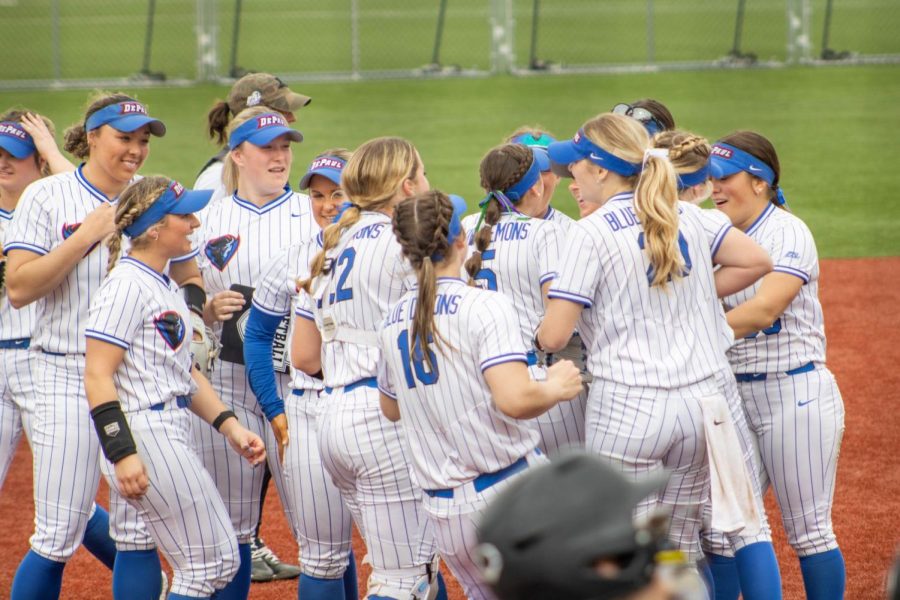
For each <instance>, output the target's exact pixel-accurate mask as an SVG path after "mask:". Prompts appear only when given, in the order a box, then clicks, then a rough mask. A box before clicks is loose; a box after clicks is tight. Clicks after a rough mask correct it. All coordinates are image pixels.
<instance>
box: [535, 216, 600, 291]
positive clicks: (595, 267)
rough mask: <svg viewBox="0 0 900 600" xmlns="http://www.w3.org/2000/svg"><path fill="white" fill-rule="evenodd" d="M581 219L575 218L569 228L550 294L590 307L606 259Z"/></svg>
mask: <svg viewBox="0 0 900 600" xmlns="http://www.w3.org/2000/svg"><path fill="white" fill-rule="evenodd" d="M580 223H581V222H580V221H578V222H576V223H575V224H574V225H573V226H572V227H571V228H570V229H569V232H568V234H567V236H566V245H565V248H564V249H563V251H562V253H561V255H560V260H559V274H558V276H557V278H556V280H555V281H554V282H553V283H552V284H551V285H550V291H549V292H548V294H547V295H548V297H550V298H559V299H562V300H568V301H570V302H575V303H577V304H581V305H582V306H585V307H590V306H592V305H593V303H594V291H595V290H596V289H597V286H598V285H599V283H600V274H601V271H600V268H601V261H602V260H603V259H602V257H601V256H600V251H599V248H598V247H597V246H596V244H595V243H594V239H593V237H592V236H591V232H590V231H588V230H587V229H586V228H585V227H584V226H583V225H582V224H580Z"/></svg>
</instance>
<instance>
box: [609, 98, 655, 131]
mask: <svg viewBox="0 0 900 600" xmlns="http://www.w3.org/2000/svg"><path fill="white" fill-rule="evenodd" d="M612 112H613V113H615V114H617V115H624V116H626V117H631V118H632V119H634V120H635V121H638V122H639V123H640V124H641V125H643V126H644V129H646V130H647V133H649V134H650V135H654V134H656V133H659V132H660V131H664V130H665V127H663V124H662V123H660V122H659V120H658V119H657V118H656V117H654V116H653V113H652V112H650V111H649V110H647V109H646V108H642V107H640V106H632V105H630V104H625V103H623V102H621V103H619V104H616V105H615V106H613V109H612Z"/></svg>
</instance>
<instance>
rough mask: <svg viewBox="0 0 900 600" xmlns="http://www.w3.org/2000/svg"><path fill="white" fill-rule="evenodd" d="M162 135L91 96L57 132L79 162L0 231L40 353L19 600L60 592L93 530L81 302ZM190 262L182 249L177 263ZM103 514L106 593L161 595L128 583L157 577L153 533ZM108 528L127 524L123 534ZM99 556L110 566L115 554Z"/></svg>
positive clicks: (125, 103)
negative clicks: (79, 117)
mask: <svg viewBox="0 0 900 600" xmlns="http://www.w3.org/2000/svg"><path fill="white" fill-rule="evenodd" d="M164 133H165V126H164V125H163V123H162V122H160V121H159V120H157V119H154V118H152V117H150V116H149V115H148V114H147V110H146V108H145V107H144V106H143V105H142V104H140V103H139V102H137V101H135V100H134V99H132V98H130V97H128V96H124V95H120V94H112V95H103V96H100V97H99V98H98V99H97V100H96V101H94V102H93V103H92V104H91V105H90V107H89V108H88V110H87V114H86V115H85V119H84V121H83V123H82V124H79V125H76V126H74V127H72V128H70V129H69V130H68V131H67V132H66V146H65V149H66V150H68V151H69V152H70V153H71V154H73V155H75V156H77V157H79V158H83V159H87V160H86V162H85V163H84V164H83V165H82V166H80V167H79V168H78V169H77V170H75V171H73V172H70V173H62V174H59V175H54V176H51V177H47V178H44V179H42V180H40V181H38V182H36V183H34V184H33V185H31V186H30V187H29V188H28V189H27V190H26V191H25V193H23V195H22V199H21V201H20V205H19V207H18V208H17V210H16V213H15V215H14V216H13V220H12V223H11V225H10V227H9V230H8V231H7V233H6V242H5V247H4V250H5V252H6V253H7V272H6V279H7V281H6V283H7V294H8V297H9V300H10V303H11V304H12V305H13V306H14V307H16V308H21V307H23V306H26V305H28V304H31V303H33V302H35V301H36V300H40V302H38V303H37V305H36V322H35V326H34V333H33V335H32V339H31V347H32V348H34V349H35V350H36V351H37V352H36V353H35V354H34V356H33V360H34V367H33V371H34V373H36V374H37V376H36V378H35V379H36V381H35V387H36V393H37V395H36V400H35V406H34V418H33V427H32V428H33V434H32V449H33V453H34V461H35V462H34V465H35V468H34V472H35V478H34V479H35V481H34V495H35V532H34V535H33V536H32V538H31V551H29V553H28V554H27V555H26V556H25V558H24V559H23V561H22V563H21V564H20V565H19V569H18V570H17V571H16V577H15V579H14V581H13V589H12V597H13V598H15V599H16V600H19V599H21V598H42V599H44V598H56V597H58V595H59V589H60V584H61V581H62V570H63V567H64V566H65V563H66V561H67V560H68V559H69V558H70V557H71V556H72V554H73V553H74V552H75V550H76V549H77V547H78V544H79V543H80V541H81V539H82V538H83V537H84V535H85V530H86V528H88V527H89V526H90V522H89V519H90V518H91V507H92V506H93V499H94V496H95V495H96V493H97V485H98V483H99V477H100V473H99V470H98V468H97V466H98V453H99V445H98V442H97V438H96V436H95V435H94V434H93V433H92V431H91V426H90V418H89V415H88V412H87V405H86V403H85V401H84V387H83V384H82V380H83V376H84V352H85V339H84V327H85V320H86V318H87V312H88V304H89V302H90V299H91V297H92V296H93V294H94V292H96V290H97V289H98V288H99V286H100V283H101V282H102V279H103V276H104V275H105V265H106V261H107V250H106V247H105V246H100V241H101V240H103V239H104V238H105V237H106V236H107V235H109V234H110V233H112V232H113V230H114V223H113V216H114V212H115V208H114V203H115V202H116V200H117V197H118V194H119V193H121V192H122V190H123V189H124V188H125V187H126V186H127V185H128V184H129V183H131V182H132V181H133V180H134V179H135V176H136V173H137V170H138V169H139V168H140V166H141V165H142V164H143V162H144V160H145V159H146V157H147V154H148V151H149V140H150V136H151V135H158V136H161V135H163V134H164ZM98 246H99V247H98ZM191 257H192V254H191V253H188V254H187V255H186V256H185V257H179V258H191ZM185 262H189V263H193V261H190V260H188V261H182V263H179V264H178V265H176V264H174V263H173V264H172V266H171V268H170V272H171V274H172V276H173V279H175V280H178V281H184V274H185V273H186V272H188V271H187V270H185V268H184V266H185V265H184V263H185ZM111 510H112V512H113V513H116V512H117V511H122V513H123V514H122V515H118V517H117V518H116V519H114V520H113V523H112V524H111V525H110V528H109V532H110V534H111V535H112V538H113V539H114V540H115V542H116V547H117V548H118V554H117V555H116V556H115V568H114V570H113V593H114V595H115V596H116V597H125V596H129V595H131V597H138V596H137V595H136V594H137V593H138V592H140V593H145V594H147V593H149V594H151V596H152V593H154V592H155V594H156V596H158V595H159V592H160V588H159V587H156V588H155V589H154V590H146V589H142V590H134V589H133V588H131V587H130V586H131V582H132V581H134V580H136V579H139V578H138V577H137V576H136V572H138V571H143V572H146V573H155V576H156V578H157V579H156V580H157V581H159V579H158V578H159V573H160V564H159V558H158V556H157V555H156V553H155V552H154V553H152V555H151V554H150V553H148V552H145V551H146V550H147V549H148V548H149V547H152V545H153V541H152V538H150V536H149V533H148V532H147V531H146V529H145V528H144V527H143V524H142V523H141V522H140V519H139V518H138V517H137V513H136V511H135V510H134V509H133V508H131V507H129V506H128V505H127V504H125V503H122V502H118V503H115V502H114V503H113V504H111ZM96 514H97V513H94V515H95V516H96ZM117 523H119V524H121V523H126V524H128V526H127V527H126V528H124V529H123V528H120V527H118V526H117V525H116V524H117ZM103 561H104V562H105V563H106V564H108V565H112V563H113V556H112V553H109V554H108V555H107V556H106V558H104V559H103ZM157 585H159V584H157ZM156 596H152V597H154V598H155V597H156Z"/></svg>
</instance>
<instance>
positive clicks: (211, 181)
mask: <svg viewBox="0 0 900 600" xmlns="http://www.w3.org/2000/svg"><path fill="white" fill-rule="evenodd" d="M224 170H225V163H224V162H222V161H220V160H217V161H213V162H212V163H210V164H209V166H208V167H206V168H205V169H203V171H202V172H201V173H200V174H199V175H198V176H197V181H195V182H194V187H193V189H195V190H212V191H213V194H212V197H211V198H210V199H209V202H208V203H207V204H206V206H204V207H203V208H202V209H201V210H200V212H199V213H197V217H198V218H199V219H200V222H201V223H203V222H205V221H206V220H207V217H208V216H209V212H210V211H211V210H212V209H213V208H214V207H216V206H218V205H219V204H221V203H222V201H223V200H225V199H227V198H228V196H229V194H228V192H227V191H226V190H225V184H224V183H223V182H222V172H223V171H224Z"/></svg>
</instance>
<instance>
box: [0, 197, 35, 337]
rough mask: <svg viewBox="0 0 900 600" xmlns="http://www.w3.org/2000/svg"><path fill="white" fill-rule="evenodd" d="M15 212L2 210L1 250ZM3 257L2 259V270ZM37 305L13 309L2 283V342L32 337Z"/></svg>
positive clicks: (0, 284)
mask: <svg viewBox="0 0 900 600" xmlns="http://www.w3.org/2000/svg"><path fill="white" fill-rule="evenodd" d="M13 214H14V213H13V212H7V211H5V210H3V209H2V208H0V248H2V247H3V245H4V241H5V240H6V233H7V230H8V229H9V226H10V223H11V222H12V218H13ZM3 261H4V259H3V257H0V268H5V265H2V262H3ZM35 304H36V303H34V302H32V303H31V304H29V305H28V306H24V307H22V308H20V309H17V308H13V305H12V304H10V302H9V294H7V293H6V284H5V283H0V340H24V339H28V338H30V337H31V334H32V331H33V330H34V315H35Z"/></svg>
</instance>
